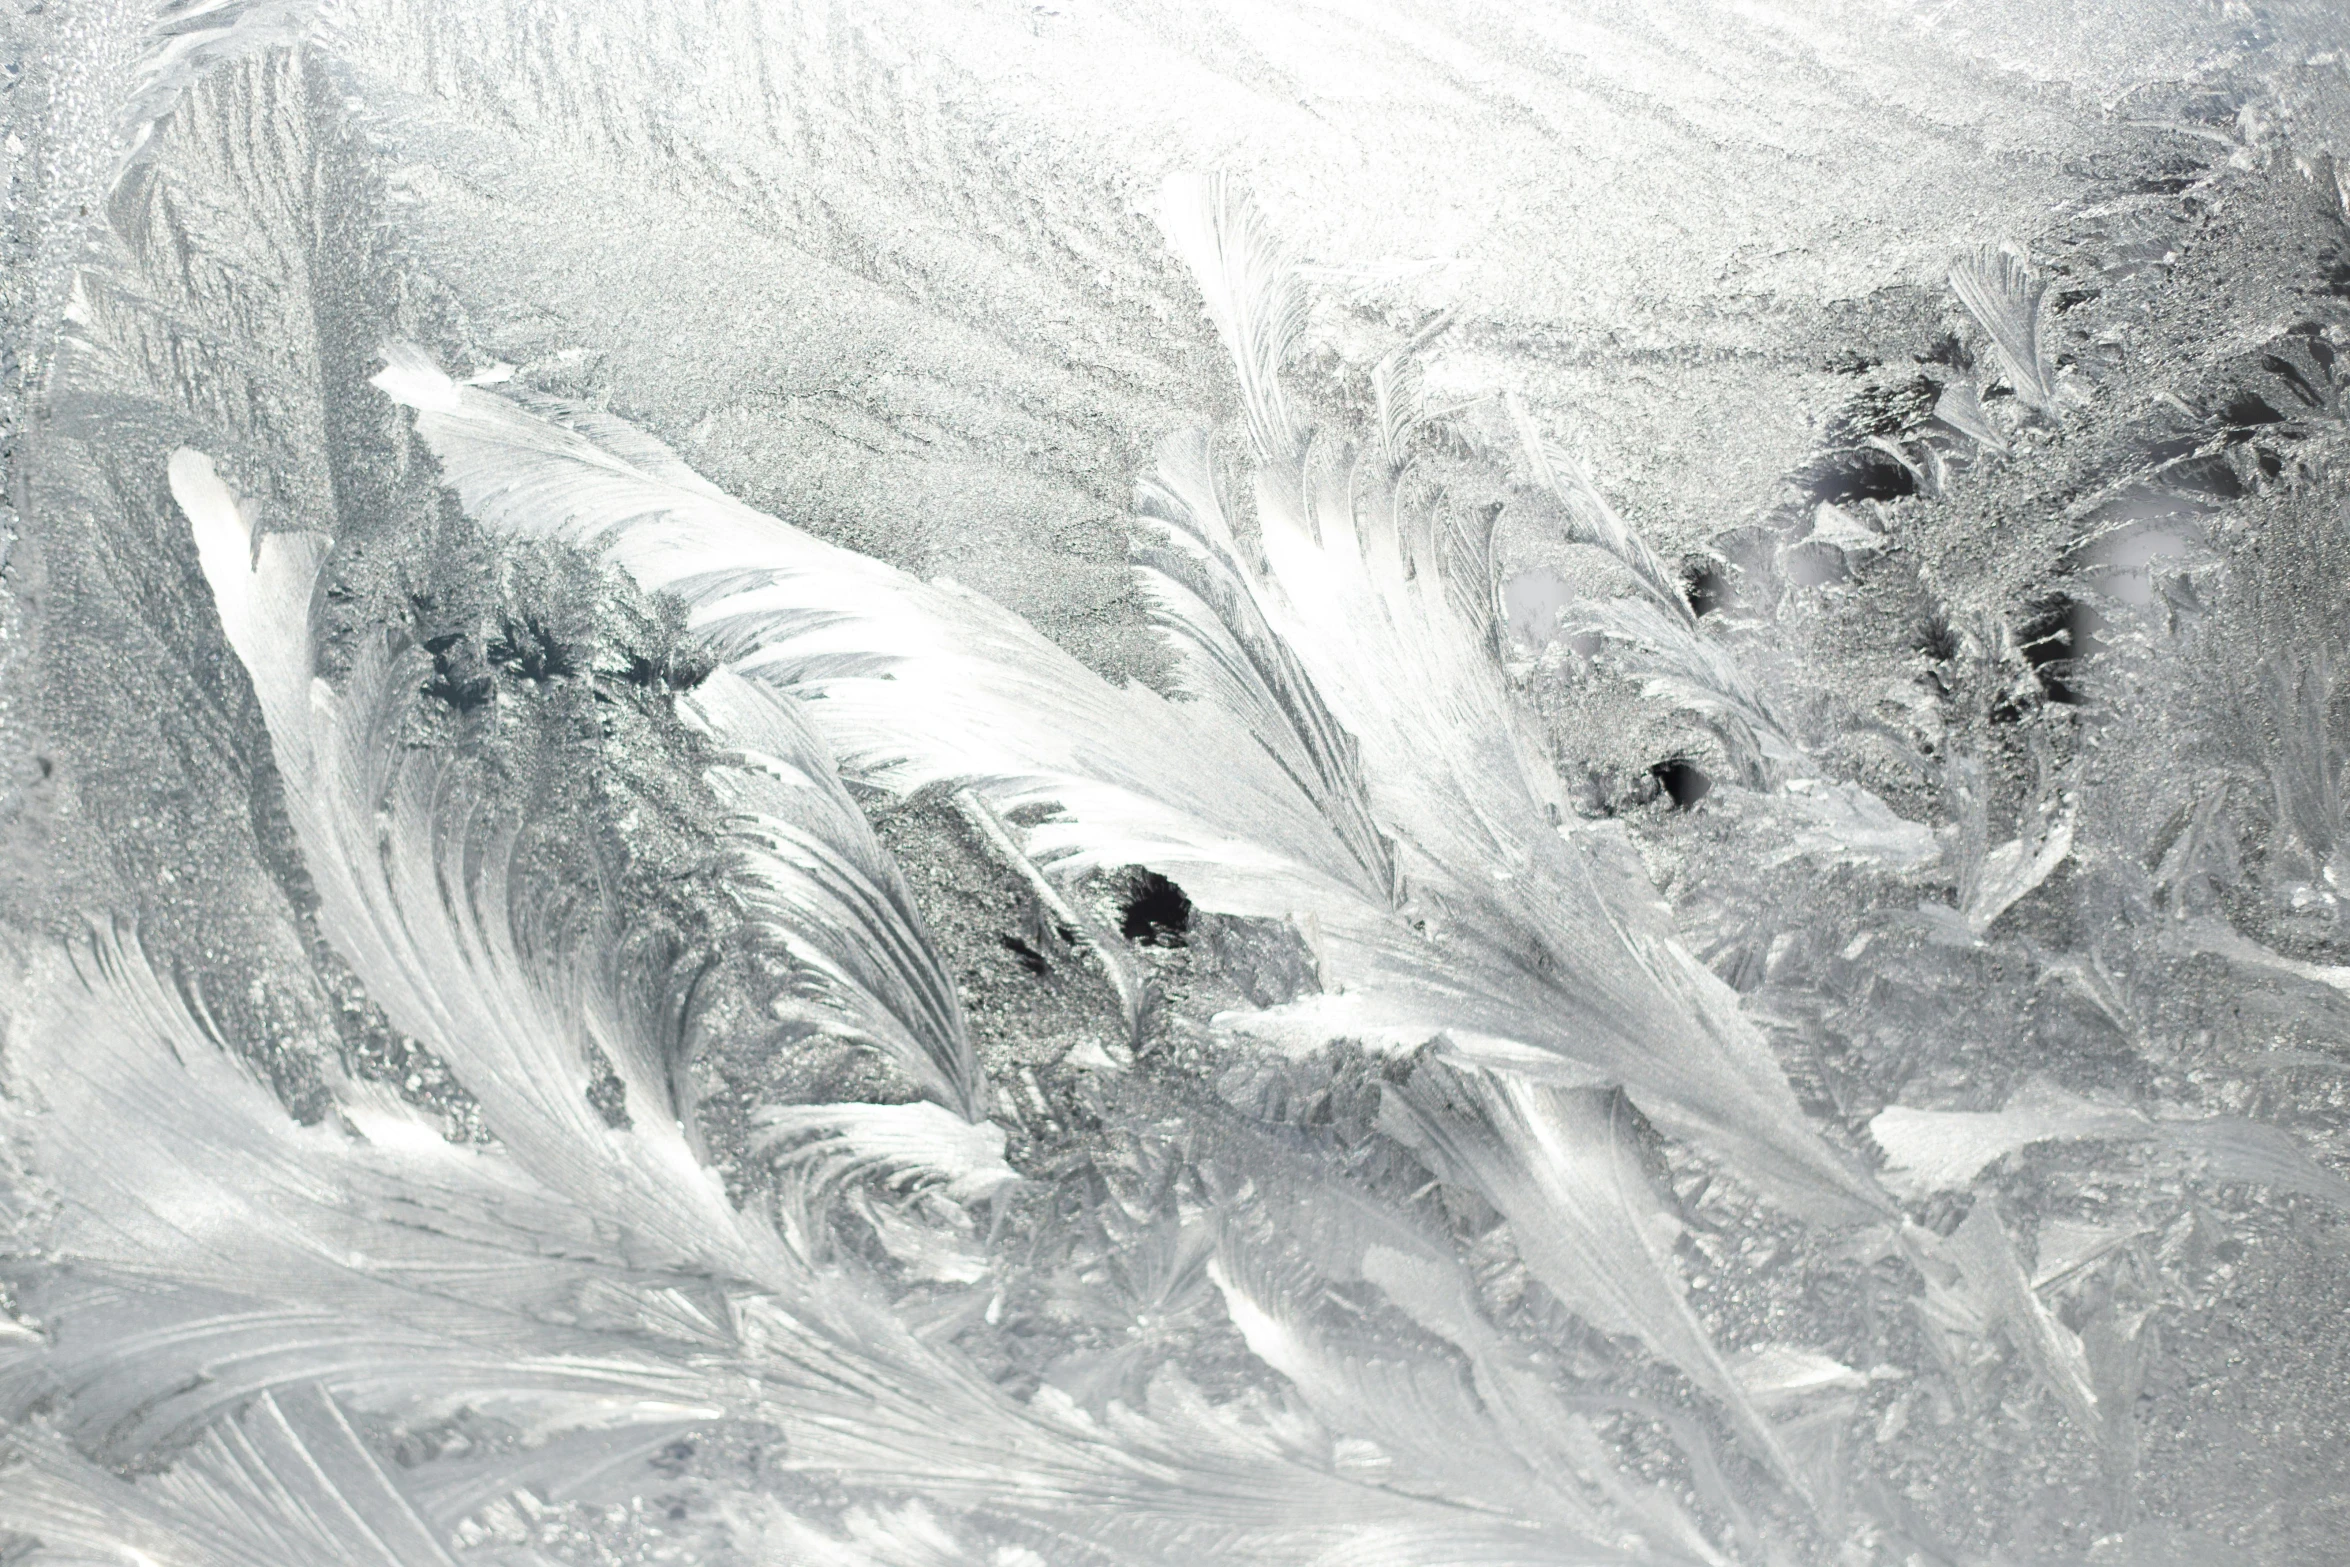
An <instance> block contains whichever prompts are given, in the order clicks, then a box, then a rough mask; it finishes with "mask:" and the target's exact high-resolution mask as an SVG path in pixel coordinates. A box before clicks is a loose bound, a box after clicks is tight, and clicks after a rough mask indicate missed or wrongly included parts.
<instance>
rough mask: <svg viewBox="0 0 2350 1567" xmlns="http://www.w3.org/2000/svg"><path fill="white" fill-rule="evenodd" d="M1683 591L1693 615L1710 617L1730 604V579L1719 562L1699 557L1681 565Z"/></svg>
mask: <svg viewBox="0 0 2350 1567" xmlns="http://www.w3.org/2000/svg"><path fill="white" fill-rule="evenodd" d="M1681 591H1682V592H1683V593H1685V594H1687V595H1688V596H1689V608H1690V611H1691V613H1693V614H1697V615H1710V614H1712V613H1713V612H1714V611H1715V610H1717V609H1720V608H1722V607H1723V606H1724V605H1726V604H1728V603H1729V602H1730V577H1729V573H1727V572H1726V571H1724V570H1723V569H1722V564H1721V562H1719V561H1714V560H1706V559H1704V558H1703V557H1699V558H1696V559H1693V560H1686V561H1683V562H1682V563H1681Z"/></svg>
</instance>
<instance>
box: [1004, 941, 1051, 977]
mask: <svg viewBox="0 0 2350 1567" xmlns="http://www.w3.org/2000/svg"><path fill="white" fill-rule="evenodd" d="M996 940H998V941H1000V942H1002V943H1003V944H1004V950H1005V951H1006V952H1009V953H1011V954H1012V956H1014V957H1016V958H1018V959H1019V960H1020V966H1021V967H1022V968H1024V969H1026V970H1028V972H1029V973H1031V974H1035V975H1038V976H1040V977H1041V976H1042V975H1043V974H1044V971H1045V970H1046V969H1047V968H1048V967H1050V966H1051V965H1049V964H1048V963H1046V962H1045V957H1044V954H1043V953H1041V952H1039V951H1037V950H1036V949H1035V948H1034V947H1032V946H1030V945H1029V944H1028V943H1027V942H1025V941H1022V940H1021V939H1020V938H1019V937H1017V936H998V937H997V938H996Z"/></svg>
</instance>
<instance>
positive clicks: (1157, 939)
mask: <svg viewBox="0 0 2350 1567" xmlns="http://www.w3.org/2000/svg"><path fill="white" fill-rule="evenodd" d="M1190 930H1191V899H1190V898H1188V897H1186V896H1185V895H1184V892H1183V889H1182V888H1181V887H1178V886H1176V885H1175V884H1174V883H1173V882H1171V881H1169V880H1168V879H1167V878H1166V877H1164V876H1161V875H1160V874H1159V873H1158V872H1157V871H1146V870H1137V871H1135V872H1134V874H1133V876H1132V877H1131V879H1129V880H1128V882H1127V883H1126V893H1125V896H1124V897H1123V898H1121V899H1120V900H1119V905H1118V933H1119V934H1120V935H1122V936H1124V937H1125V938H1126V939H1127V940H1128V941H1139V942H1141V943H1143V945H1145V946H1151V947H1180V946H1182V945H1183V938H1184V937H1185V935H1186V934H1188V933H1189V931H1190Z"/></svg>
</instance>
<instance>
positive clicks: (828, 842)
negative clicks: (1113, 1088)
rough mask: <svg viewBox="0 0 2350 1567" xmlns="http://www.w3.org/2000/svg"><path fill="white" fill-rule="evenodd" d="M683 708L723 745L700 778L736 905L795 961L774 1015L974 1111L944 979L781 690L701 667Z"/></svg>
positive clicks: (899, 891) (893, 870) (887, 861)
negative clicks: (785, 997)
mask: <svg viewBox="0 0 2350 1567" xmlns="http://www.w3.org/2000/svg"><path fill="white" fill-rule="evenodd" d="M690 706H691V709H692V710H693V711H694V712H695V713H697V714H699V715H700V717H701V718H702V720H703V721H704V722H705V723H706V725H707V726H708V728H709V729H710V731H711V732H712V733H713V734H715V735H717V736H719V737H721V743H722V744H724V745H726V746H728V747H729V748H730V749H731V750H732V751H733V753H734V754H733V755H732V756H731V757H729V758H727V759H726V760H725V761H724V762H722V763H721V764H720V765H718V766H717V767H714V768H712V769H711V773H710V780H711V783H712V784H713V785H714V786H715V787H716V789H717V790H718V793H719V797H720V799H721V800H722V801H723V803H724V804H726V805H727V806H728V807H729V809H731V810H732V812H733V813H734V824H733V827H732V830H731V833H730V841H731V844H732V846H733V848H734V849H735V851H736V852H737V854H738V855H739V856H740V859H741V870H740V872H739V874H738V875H737V877H736V887H737V889H738V891H739V892H740V893H741V894H742V896H743V898H744V902H745V905H746V912H748V913H749V914H750V916H751V918H752V919H753V920H754V921H756V922H757V924H758V925H759V927H760V929H761V930H763V931H765V932H766V933H767V934H768V935H770V936H771V937H772V938H773V939H774V940H775V941H776V942H777V944H778V945H780V946H781V947H783V949H784V950H785V951H786V952H787V953H789V955H790V956H791V958H792V960H793V961H794V963H795V964H796V965H797V970H798V983H797V987H796V988H797V992H798V998H797V1000H796V1001H795V1002H793V1003H791V1004H789V1005H788V1006H787V1008H786V1014H785V1015H786V1016H788V1017H790V1018H792V1019H794V1020H796V1021H799V1022H803V1023H806V1024H807V1025H809V1026H810V1027H813V1028H815V1029H818V1030H820V1031H822V1032H824V1033H828V1034H834V1035H838V1036H840V1037H843V1038H848V1039H853V1040H857V1041H859V1042H861V1043H865V1044H869V1045H871V1046H873V1047H874V1048H876V1049H878V1050H880V1051H881V1052H882V1053H883V1054H885V1055H887V1056H889V1057H890V1058H891V1059H892V1060H894V1061H896V1062H897V1063H898V1064H899V1065H900V1066H902V1067H904V1068H905V1069H906V1071H907V1073H908V1074H909V1075H910V1076H911V1077H912V1078H913V1079H914V1080H915V1081H916V1082H918V1083H920V1084H921V1085H922V1086H923V1088H924V1090H925V1091H926V1092H928V1093H929V1094H930V1095H931V1096H932V1097H933V1098H935V1099H936V1100H937V1101H938V1102H939V1103H940V1104H943V1105H945V1106H946V1107H947V1108H948V1109H950V1110H953V1111H954V1112H955V1113H956V1114H957V1115H960V1116H961V1117H963V1119H965V1120H966V1121H977V1120H982V1119H984V1118H985V1115H986V1108H985V1107H986V1104H987V1082H986V1079H985V1078H984V1077H983V1076H982V1074H981V1072H980V1069H979V1062H978V1059H977V1058H976V1057H975V1056H974V1055H973V1053H972V1049H971V1034H970V1029H969V1027H968V1025H966V1024H965V1022H964V1020H963V1005H962V1002H961V1001H960V1000H959V999H958V998H957V996H956V994H955V984H954V980H953V979H952V978H951V977H950V976H949V975H948V974H947V972H946V969H945V966H944V965H943V964H942V963H941V962H940V960H939V956H938V952H937V949H936V947H935V946H934V944H933V943H932V940H931V936H930V931H929V929H928V927H927V926H925V925H924V924H923V921H922V916H921V914H920V912H919V911H918V910H916V909H915V907H914V896H913V893H912V892H911V891H910V890H909V889H908V888H907V886H906V879H905V877H904V875H903V874H901V873H900V872H899V870H898V867H897V862H896V861H894V860H892V859H891V858H890V857H889V855H888V854H887V853H885V852H884V851H883V849H882V848H881V845H880V844H878V843H877V842H875V841H874V837H873V829H872V828H871V827H870V826H868V825H867V823H866V821H865V817H864V814H863V813H862V812H860V811H859V810H858V809H857V804H856V802H855V801H854V800H852V799H850V798H849V795H848V791H847V790H846V789H845V788H843V787H842V785H841V781H840V774H839V772H838V770H837V769H836V768H835V767H834V765H833V761H832V756H831V753H830V752H829V751H828V750H827V748H826V747H825V744H824V740H823V738H822V736H820V735H818V734H817V733H816V732H815V730H814V729H813V728H811V727H810V726H809V724H808V722H807V720H806V719H805V718H804V717H802V716H801V714H800V711H799V707H798V704H797V703H795V702H794V701H793V700H792V699H791V698H790V697H788V696H785V695H783V694H782V693H781V692H778V691H775V690H773V689H771V688H768V687H764V686H759V685H755V684H753V683H752V682H750V681H747V680H744V679H743V678H742V677H741V676H739V675H737V674H735V673H734V672H733V671H731V670H725V669H721V670H717V671H715V672H713V673H712V674H711V675H710V677H709V678H708V679H706V680H704V681H703V682H702V684H701V685H700V686H699V687H698V688H697V689H696V690H695V692H694V695H693V697H692V699H691V703H690Z"/></svg>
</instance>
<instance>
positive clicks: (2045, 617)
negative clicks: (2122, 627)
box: [2016, 593, 2104, 707]
mask: <svg viewBox="0 0 2350 1567" xmlns="http://www.w3.org/2000/svg"><path fill="white" fill-rule="evenodd" d="M2103 627H2104V620H2103V618H2102V617H2101V616H2099V615H2098V613H2097V612H2096V611H2095V610H2093V609H2091V608H2090V607H2089V606H2088V605H2086V604H2083V603H2081V602H2079V601H2078V600H2076V599H2074V598H2073V597H2072V596H2071V595H2070V594H2065V593H2057V594H2052V595H2050V596H2049V597H2047V598H2045V599H2042V600H2041V601H2040V603H2039V605H2038V606H2037V607H2036V608H2035V609H2034V611H2033V614H2032V618H2031V619H2030V620H2028V621H2026V622H2025V623H2024V625H2023V627H2022V629H2021V630H2020V631H2018V633H2017V634H2016V645H2017V647H2018V648H2019V649H2020V650H2021V651H2022V653H2023V655H2024V658H2025V660H2026V661H2027V662H2029V663H2030V664H2031V666H2032V673H2033V674H2034V675H2036V676H2038V677H2039V681H2040V689H2041V690H2042V691H2043V692H2045V693H2046V694H2047V697H2048V700H2049V701H2051V702H2062V703H2065V704H2066V705H2068V706H2076V707H2077V706H2079V705H2080V703H2081V700H2082V697H2081V691H2080V688H2079V687H2078V686H2077V685H2075V684H2074V683H2073V673H2074V671H2075V670H2076V669H2077V668H2078V667H2079V664H2080V661H2081V660H2082V659H2085V658H2087V657H2088V656H2089V655H2090V654H2091V653H2093V652H2095V651H2096V649H2097V633H2098V632H2099V631H2100V630H2102V629H2103Z"/></svg>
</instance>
